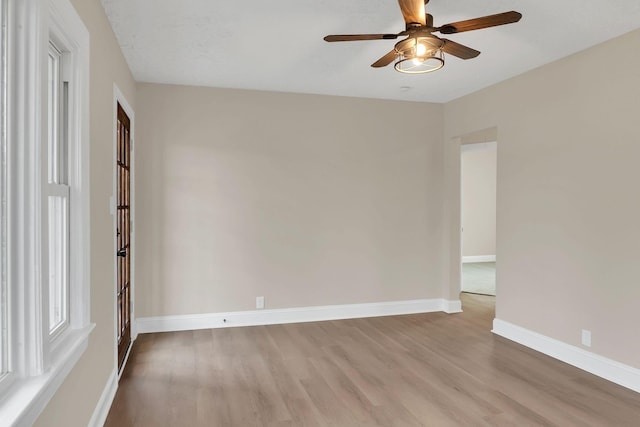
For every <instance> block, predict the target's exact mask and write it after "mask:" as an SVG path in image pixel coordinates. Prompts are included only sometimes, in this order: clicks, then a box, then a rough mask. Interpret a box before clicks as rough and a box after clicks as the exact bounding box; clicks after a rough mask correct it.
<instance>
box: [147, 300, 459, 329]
mask: <svg viewBox="0 0 640 427" xmlns="http://www.w3.org/2000/svg"><path fill="white" fill-rule="evenodd" d="M437 311H444V312H447V313H457V312H460V311H462V310H461V309H460V301H447V300H444V299H441V298H436V299H419V300H409V301H391V302H380V303H369V304H346V305H327V306H316V307H298V308H285V309H275V310H250V311H235V312H229V313H206V314H187V315H179V316H160V317H143V318H139V319H137V320H136V329H137V331H138V333H151V332H171V331H185V330H196V329H212V328H227V327H234V326H257V325H275V324H282V323H300V322H317V321H323V320H339V319H354V318H361V317H377V316H393V315H401V314H416V313H432V312H437Z"/></svg>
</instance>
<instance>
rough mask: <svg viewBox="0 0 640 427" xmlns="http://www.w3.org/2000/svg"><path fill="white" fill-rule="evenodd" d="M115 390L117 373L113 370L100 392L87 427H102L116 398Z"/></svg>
mask: <svg viewBox="0 0 640 427" xmlns="http://www.w3.org/2000/svg"><path fill="white" fill-rule="evenodd" d="M116 390H118V373H117V370H116V369H114V370H113V371H111V375H109V379H108V380H107V384H105V386H104V390H102V395H101V396H100V400H98V404H97V405H96V409H95V410H94V411H93V415H92V416H91V420H89V424H88V427H102V426H103V425H104V422H105V421H106V420H107V415H109V409H111V404H112V403H113V398H114V397H115V396H116Z"/></svg>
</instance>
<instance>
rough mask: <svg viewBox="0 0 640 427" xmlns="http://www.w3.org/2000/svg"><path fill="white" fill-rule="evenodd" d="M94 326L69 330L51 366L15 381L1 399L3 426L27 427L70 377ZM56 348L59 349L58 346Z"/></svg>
mask: <svg viewBox="0 0 640 427" xmlns="http://www.w3.org/2000/svg"><path fill="white" fill-rule="evenodd" d="M94 327H95V324H90V325H88V326H86V327H84V328H82V329H73V330H70V331H69V333H68V334H66V336H65V337H64V339H63V340H61V341H63V342H60V345H59V351H58V352H56V354H55V359H54V360H52V361H51V366H50V367H49V369H47V371H46V372H44V373H43V374H42V375H38V376H35V377H28V378H18V379H16V380H15V381H14V382H13V383H12V384H11V385H10V386H9V389H8V390H6V391H5V392H4V394H3V396H2V397H0V420H2V423H1V424H2V425H3V426H30V425H32V424H33V423H34V422H35V421H36V419H37V418H38V416H39V415H40V413H41V412H42V410H43V409H44V408H45V407H46V406H47V404H48V403H49V401H50V400H51V398H52V397H53V395H54V394H55V393H56V391H57V390H58V388H59V387H60V386H61V385H62V383H63V382H64V379H65V378H66V377H67V375H69V372H71V369H73V367H74V366H75V364H76V363H77V362H78V360H79V359H80V357H81V356H82V354H83V353H84V351H85V350H86V349H87V347H88V344H89V334H90V333H91V331H92V330H93V328H94ZM57 347H58V346H57Z"/></svg>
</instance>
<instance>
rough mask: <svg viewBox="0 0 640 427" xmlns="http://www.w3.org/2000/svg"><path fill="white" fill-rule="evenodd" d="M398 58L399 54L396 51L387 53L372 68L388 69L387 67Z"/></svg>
mask: <svg viewBox="0 0 640 427" xmlns="http://www.w3.org/2000/svg"><path fill="white" fill-rule="evenodd" d="M396 56H398V52H396V51H395V49H394V50H392V51H391V52H389V53H387V54H386V55H385V56H383V57H382V58H380V59H378V60H377V61H376V62H374V63H373V64H371V66H372V67H373V68H379V67H386V66H387V65H389V64H391V63H392V62H393V60H394V59H396Z"/></svg>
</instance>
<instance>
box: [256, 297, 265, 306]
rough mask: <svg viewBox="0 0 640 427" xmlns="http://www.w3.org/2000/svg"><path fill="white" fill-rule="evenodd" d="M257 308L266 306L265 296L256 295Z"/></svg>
mask: <svg viewBox="0 0 640 427" xmlns="http://www.w3.org/2000/svg"><path fill="white" fill-rule="evenodd" d="M256 308H264V297H256Z"/></svg>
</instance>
